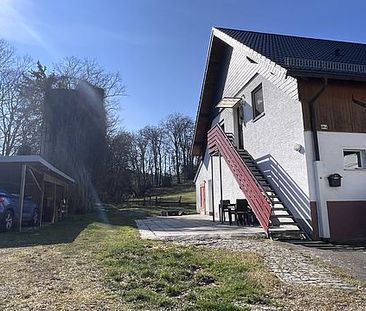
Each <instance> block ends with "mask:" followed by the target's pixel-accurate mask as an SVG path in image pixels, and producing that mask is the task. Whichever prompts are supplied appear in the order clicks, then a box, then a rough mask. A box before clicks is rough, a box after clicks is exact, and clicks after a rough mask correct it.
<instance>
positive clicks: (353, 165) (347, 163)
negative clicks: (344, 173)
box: [343, 150, 365, 169]
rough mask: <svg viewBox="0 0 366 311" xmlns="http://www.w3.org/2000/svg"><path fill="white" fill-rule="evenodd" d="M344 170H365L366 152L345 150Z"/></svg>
mask: <svg viewBox="0 0 366 311" xmlns="http://www.w3.org/2000/svg"><path fill="white" fill-rule="evenodd" d="M343 159H344V168H345V169H360V168H364V159H365V150H343Z"/></svg>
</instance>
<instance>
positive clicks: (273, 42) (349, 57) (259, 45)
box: [217, 28, 366, 74]
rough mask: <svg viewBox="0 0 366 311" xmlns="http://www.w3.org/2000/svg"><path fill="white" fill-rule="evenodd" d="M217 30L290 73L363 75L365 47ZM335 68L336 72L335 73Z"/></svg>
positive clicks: (310, 39) (365, 62) (330, 41)
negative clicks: (313, 72)
mask: <svg viewBox="0 0 366 311" xmlns="http://www.w3.org/2000/svg"><path fill="white" fill-rule="evenodd" d="M217 29H219V30H220V31H222V32H224V33H225V34H227V35H229V36H230V37H232V38H234V39H235V40H237V41H239V42H241V43H243V44H244V45H246V46H248V47H250V48H251V49H253V50H255V51H256V52H258V53H260V54H262V55H264V56H265V57H267V58H269V59H270V60H272V61H274V62H275V63H277V64H279V65H281V66H283V67H286V68H289V69H295V68H297V69H299V68H300V67H302V68H300V69H306V68H305V67H307V69H308V70H313V71H337V72H348V73H350V72H357V73H358V74H366V44H361V43H353V42H342V41H332V40H324V39H314V38H305V37H296V36H288V35H278V34H271V33H260V32H253V31H245V30H235V29H227V28H217ZM289 59H290V60H289ZM298 60H300V61H301V60H308V61H309V62H307V65H304V64H303V63H301V65H300V64H299V63H298ZM315 61H321V62H322V65H321V66H320V67H318V68H315V66H316V65H315ZM347 64H351V65H352V69H350V67H349V66H348V67H347V66H346V65H347ZM336 65H338V66H336ZM317 66H318V65H317ZM334 66H336V67H337V69H334ZM332 68H333V69H332Z"/></svg>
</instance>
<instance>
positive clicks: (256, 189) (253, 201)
mask: <svg viewBox="0 0 366 311" xmlns="http://www.w3.org/2000/svg"><path fill="white" fill-rule="evenodd" d="M207 137H208V149H209V152H210V154H212V153H216V152H218V151H219V152H220V154H221V155H222V156H223V157H224V159H225V161H226V162H227V164H228V166H229V168H230V170H231V172H232V173H233V175H234V176H235V179H236V180H237V182H238V184H239V186H240V189H241V190H242V191H243V193H244V194H245V197H246V199H247V200H248V202H249V205H250V206H251V208H252V210H253V212H254V214H255V216H256V217H257V219H258V221H259V223H260V224H261V226H262V228H263V229H264V230H265V232H266V233H267V234H268V228H269V219H270V215H271V212H272V205H273V203H272V201H271V199H270V198H269V196H268V195H267V193H266V191H265V190H264V189H263V187H262V186H261V185H260V183H259V182H258V181H257V179H256V178H255V176H254V175H253V173H252V172H251V170H250V169H249V168H248V166H247V165H246V163H245V162H244V160H243V159H242V157H241V156H240V154H239V153H238V151H237V150H236V148H235V147H234V145H233V144H232V143H231V141H230V139H229V138H228V137H227V136H226V134H225V133H224V131H223V130H222V129H221V128H220V126H215V127H213V128H212V129H211V130H210V131H209V132H208V136H207Z"/></svg>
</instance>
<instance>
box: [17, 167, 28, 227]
mask: <svg viewBox="0 0 366 311" xmlns="http://www.w3.org/2000/svg"><path fill="white" fill-rule="evenodd" d="M26 172H27V164H22V170H21V175H20V193H19V213H20V214H19V232H22V221H23V207H24V190H25V175H26Z"/></svg>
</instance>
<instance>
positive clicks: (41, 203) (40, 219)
mask: <svg viewBox="0 0 366 311" xmlns="http://www.w3.org/2000/svg"><path fill="white" fill-rule="evenodd" d="M44 187H45V183H44V176H42V184H41V189H42V190H41V202H40V206H39V227H40V228H41V227H42V218H43V201H44Z"/></svg>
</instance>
